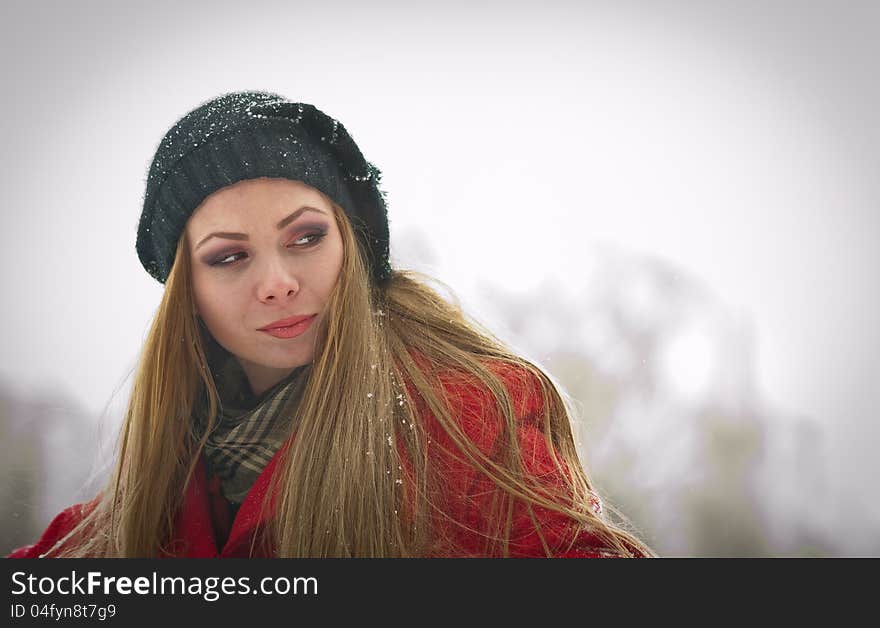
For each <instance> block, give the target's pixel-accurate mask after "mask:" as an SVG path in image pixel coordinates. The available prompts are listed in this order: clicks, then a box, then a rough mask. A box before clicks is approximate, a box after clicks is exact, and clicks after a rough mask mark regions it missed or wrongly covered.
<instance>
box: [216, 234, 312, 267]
mask: <svg viewBox="0 0 880 628" xmlns="http://www.w3.org/2000/svg"><path fill="white" fill-rule="evenodd" d="M326 235H327V233H326V232H324V231H316V232H315V233H306V234H303V235H301V236H300V237H298V238H296V239H295V240H294V242H298V241H299V240H302V239H303V238H313V240H311V241H310V242H309V243H308V244H300V245H297V246H295V247H294V248H303V249H309V248H312V247H313V246H317V245H318V243H319V242H321V240H323V239H324V236H326ZM290 246H292V245H288V248H289V247H290ZM243 254H244V252H243V251H236V252H234V253H227V254H226V255H223V256H222V257H218V258H217V259H216V260H214V261H213V262H209V264H208V265H209V266H217V267H221V268H222V267H223V266H232V265H233V264H235V262H237V261H238V260H234V261H232V262H224V261H223V260H225V259H229V258H230V257H235V256H236V255H243Z"/></svg>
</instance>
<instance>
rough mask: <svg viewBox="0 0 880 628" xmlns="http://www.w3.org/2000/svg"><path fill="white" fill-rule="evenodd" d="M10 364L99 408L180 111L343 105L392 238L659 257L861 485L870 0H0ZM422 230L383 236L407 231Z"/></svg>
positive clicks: (551, 265)
mask: <svg viewBox="0 0 880 628" xmlns="http://www.w3.org/2000/svg"><path fill="white" fill-rule="evenodd" d="M2 12H3V15H2V19H0V24H2V25H0V50H2V55H0V67H2V86H3V96H4V97H3V100H2V102H0V133H2V138H3V141H2V142H0V167H2V177H3V179H2V186H0V207H2V210H0V211H2V213H0V221H2V222H0V228H2V231H0V233H2V238H3V246H2V249H0V263H2V277H3V312H2V326H0V334H2V347H3V349H2V363H0V377H2V379H3V381H4V382H6V384H7V385H10V386H12V387H15V388H18V389H21V390H23V391H38V390H41V389H44V388H47V387H49V388H51V387H60V388H61V389H62V390H64V391H65V393H67V394H70V395H71V396H72V397H73V398H75V399H76V400H77V401H78V402H79V403H81V404H82V406H83V407H84V408H85V409H86V410H87V411H88V412H90V413H93V414H95V415H97V414H98V413H100V412H101V410H102V409H103V408H104V405H105V404H106V403H107V402H108V401H109V400H110V397H111V395H112V394H113V391H114V389H115V388H116V387H117V386H119V385H120V384H121V382H122V381H123V380H124V379H125V378H126V377H127V375H128V371H129V369H131V367H132V366H133V365H134V362H135V359H136V357H137V352H138V350H139V348H140V346H141V343H142V341H143V338H144V335H145V332H146V329H147V325H148V324H149V321H150V319H151V317H152V315H153V313H154V311H155V307H156V305H157V304H158V302H159V299H160V295H161V286H160V285H159V284H158V283H156V282H155V281H154V280H153V279H151V278H150V277H149V276H148V275H147V274H146V272H145V271H144V270H143V269H142V268H141V266H140V264H139V262H138V260H137V257H136V254H135V250H134V239H135V231H136V226H137V219H138V216H139V212H140V208H141V202H142V198H143V192H144V180H145V177H146V171H147V167H148V166H149V160H150V159H151V157H152V154H153V151H154V150H155V148H156V146H157V144H158V142H159V140H160V139H161V137H162V135H163V134H164V132H165V131H166V130H167V129H168V128H169V127H170V125H172V124H173V123H174V121H175V120H176V119H177V118H179V117H180V116H181V115H183V114H184V113H186V112H187V111H188V110H190V109H192V108H193V107H195V106H197V105H198V104H200V103H201V102H204V101H205V100H208V99H209V98H211V97H213V96H215V95H218V94H220V93H222V92H228V91H234V90H240V89H261V90H270V91H276V92H279V93H281V94H283V95H286V96H288V97H290V98H292V99H295V100H300V101H303V102H310V103H313V104H315V105H317V106H318V107H319V108H321V109H322V110H324V111H325V112H327V113H328V114H330V115H332V116H334V117H337V118H338V119H340V120H341V121H342V122H343V124H345V126H346V127H347V128H348V129H349V130H350V131H351V133H352V135H353V136H354V138H355V140H356V141H357V142H358V144H359V145H360V147H361V149H362V150H363V152H364V153H365V155H366V156H367V158H368V159H370V160H371V161H372V162H374V163H375V164H376V165H377V166H378V167H379V168H380V169H382V170H383V173H384V188H385V189H386V190H387V191H388V195H389V201H390V218H391V230H392V255H393V256H395V257H396V259H397V260H399V261H400V262H402V263H407V264H416V263H423V264H428V263H429V262H430V264H429V266H430V270H432V271H434V272H435V274H436V275H438V276H439V277H440V278H442V279H443V280H445V281H446V282H447V283H449V284H450V285H451V286H453V288H455V289H456V290H458V291H459V292H460V293H461V294H462V296H463V297H465V299H467V298H468V297H469V296H470V295H473V294H474V290H475V289H476V286H478V285H479V284H480V283H481V282H483V283H486V282H493V283H496V284H498V285H501V286H503V287H504V288H505V289H507V290H508V291H511V292H516V291H521V292H522V293H523V294H526V293H528V292H529V291H530V290H534V289H535V288H536V287H537V286H538V285H539V284H540V282H541V280H542V278H544V277H546V276H556V277H558V278H559V279H560V280H561V281H562V282H563V283H568V284H571V285H580V284H578V281H579V280H580V277H581V275H580V273H579V270H578V269H579V264H582V263H584V260H585V256H586V255H587V254H588V253H589V252H590V250H591V246H592V245H594V244H595V245H600V244H601V245H610V246H613V247H615V248H618V249H621V250H624V251H629V252H632V253H633V254H640V255H641V254H644V255H650V256H655V257H657V258H661V259H663V260H666V261H668V262H670V263H673V264H675V265H678V266H680V267H681V268H683V269H685V270H686V271H687V272H688V273H689V274H691V275H692V276H694V277H697V278H699V279H702V280H703V281H704V282H705V284H706V285H707V286H709V287H710V288H711V290H712V291H714V293H715V294H717V295H718V298H719V299H720V300H721V301H723V302H725V303H727V304H729V306H730V307H731V308H733V309H735V310H738V311H742V312H745V313H746V314H747V315H748V316H750V317H751V318H752V319H753V321H754V325H755V332H756V339H757V369H758V380H759V381H758V384H759V386H760V390H761V393H762V395H765V396H766V398H767V399H769V400H771V401H772V403H774V404H775V405H776V406H778V407H779V408H782V409H784V410H785V411H786V412H790V413H795V414H802V415H805V416H810V417H813V418H815V419H817V420H819V421H821V422H822V423H823V424H824V425H826V426H828V427H829V429H830V433H831V438H832V439H833V442H832V443H831V447H832V449H833V451H834V452H835V460H836V463H835V464H837V465H840V466H843V467H845V469H844V470H845V471H846V472H847V475H848V477H850V478H852V480H853V485H852V487H851V490H854V491H874V492H875V494H876V490H877V489H876V488H875V487H874V479H873V478H872V477H871V475H872V473H869V472H867V471H866V470H868V469H875V470H876V462H875V460H874V456H875V452H876V448H877V444H878V440H880V439H878V436H880V427H878V421H877V419H878V415H877V410H876V408H877V407H878V404H880V386H878V382H880V328H878V325H877V321H878V320H880V307H878V306H880V301H878V296H877V286H880V247H878V242H877V238H878V235H880V207H878V202H880V177H878V172H880V80H878V78H877V77H878V76H880V67H878V65H880V63H878V59H880V4H878V3H877V2H874V1H864V2H847V3H839V2H832V1H830V0H829V1H822V2H808V1H799V2H794V1H776V0H766V1H761V2H745V1H741V0H740V1H737V2H732V1H731V2H699V1H692V2H665V1H658V2H649V1H647V0H644V1H641V2H632V1H623V2H622V1H614V2H584V1H576V0H570V1H566V2H554V1H547V2H516V1H513V2H510V1H508V2H488V3H486V2H484V3H476V2H449V1H446V2H442V3H441V2H432V3H424V2H422V3H420V2H403V1H398V2H362V3H356V2H354V1H353V0H346V1H345V2H333V1H330V2H320V3H319V2H298V1H296V0H287V1H278V2H259V1H255V2H230V1H228V0H214V1H212V2H171V1H166V0H163V1H151V2H140V3H133V2H131V3H130V2H126V3H120V2H110V1H106V0H101V1H90V2H85V1H80V2H61V1H58V2H41V1H28V2H20V1H19V2H9V1H5V2H4V3H3V8H2ZM417 234H420V235H419V237H421V238H423V239H422V242H424V246H425V250H426V251H429V253H425V252H424V251H421V252H420V251H418V250H415V249H414V248H413V247H410V250H409V251H407V250H406V249H405V248H403V247H402V248H401V250H400V251H399V252H397V253H396V254H395V249H394V243H395V241H402V240H404V239H406V238H415V237H416V235H417Z"/></svg>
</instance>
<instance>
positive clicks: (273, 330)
mask: <svg viewBox="0 0 880 628" xmlns="http://www.w3.org/2000/svg"><path fill="white" fill-rule="evenodd" d="M316 316H317V314H312V315H311V316H295V317H293V318H286V319H284V320H283V321H275V322H274V323H272V325H278V324H279V323H281V322H286V321H291V320H292V321H297V322H294V323H293V325H283V326H280V327H265V328H263V329H261V330H260V331H262V332H265V333H267V334H269V335H270V336H274V337H275V338H296V337H297V336H300V335H302V334H304V333H305V332H306V330H307V329H308V328H309V327H311V325H312V321H313V320H315V317H316Z"/></svg>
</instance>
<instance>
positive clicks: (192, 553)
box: [10, 365, 601, 558]
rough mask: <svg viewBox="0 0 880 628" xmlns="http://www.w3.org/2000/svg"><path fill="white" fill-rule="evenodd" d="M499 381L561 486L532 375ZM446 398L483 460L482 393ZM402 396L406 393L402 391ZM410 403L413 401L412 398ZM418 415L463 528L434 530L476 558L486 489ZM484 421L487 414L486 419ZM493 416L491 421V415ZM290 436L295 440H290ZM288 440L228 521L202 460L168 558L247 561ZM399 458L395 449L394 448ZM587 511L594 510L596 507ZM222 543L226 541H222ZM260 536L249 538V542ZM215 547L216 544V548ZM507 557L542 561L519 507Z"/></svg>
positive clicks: (558, 534) (490, 426)
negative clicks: (523, 379) (541, 422)
mask: <svg viewBox="0 0 880 628" xmlns="http://www.w3.org/2000/svg"><path fill="white" fill-rule="evenodd" d="M493 370H495V372H496V373H498V374H499V375H501V377H502V378H503V381H505V383H506V384H507V385H508V390H510V391H511V393H512V397H513V401H514V410H515V411H516V413H517V417H518V418H519V419H520V420H519V430H518V436H519V442H520V447H521V450H522V453H523V458H524V462H525V466H526V468H527V469H529V470H531V471H532V472H534V473H536V474H538V475H540V476H541V477H542V479H544V480H545V481H547V482H548V483H549V484H557V485H559V483H560V482H561V479H560V475H559V474H558V472H557V471H556V469H555V467H554V465H553V463H552V460H551V459H550V457H549V452H548V449H547V446H546V444H545V441H544V437H543V434H542V432H541V431H540V429H539V427H538V425H537V423H536V422H535V420H534V419H535V412H536V410H537V404H538V402H539V400H540V397H539V395H540V392H539V391H540V388H538V386H539V384H538V382H537V380H536V379H535V378H534V377H533V376H530V375H529V376H528V378H527V379H528V381H529V385H528V386H523V385H522V384H521V382H520V381H519V380H517V379H516V378H515V377H513V376H514V374H515V373H514V371H513V370H511V369H510V367H507V366H505V365H499V366H497V367H493ZM442 381H443V386H444V390H445V392H446V394H447V395H448V398H449V399H450V401H451V403H452V404H453V405H452V407H453V410H455V411H456V412H455V413H454V416H456V417H458V418H459V419H460V420H461V425H462V427H463V429H464V431H465V433H466V434H467V435H468V436H469V437H470V438H471V439H472V440H474V441H475V443H476V444H477V445H478V446H479V447H480V448H481V449H482V450H483V451H484V452H486V453H487V454H488V453H490V451H491V448H492V446H493V444H494V441H495V438H496V436H497V434H498V430H499V427H500V422H498V421H494V420H491V419H490V420H486V419H481V420H478V417H480V416H481V412H480V407H481V406H483V407H491V405H488V406H487V405H485V404H487V403H489V402H490V400H491V397H490V395H489V393H488V391H486V390H483V389H480V388H478V387H477V386H476V385H474V384H469V383H462V382H461V381H454V380H452V379H442ZM410 392H411V393H413V392H414V391H413V390H412V389H410ZM411 397H412V398H413V399H416V400H417V402H418V397H417V395H412V394H411ZM419 411H420V412H421V415H422V416H423V417H424V418H425V426H426V430H427V433H428V438H429V440H430V441H431V443H429V445H428V451H429V460H432V461H435V462H436V463H437V464H439V465H442V466H441V467H440V468H442V469H444V477H448V478H449V481H448V482H447V483H445V486H446V488H447V489H448V493H447V494H446V495H445V496H444V498H445V503H446V504H448V506H449V509H448V511H447V512H449V513H450V514H451V516H452V519H453V520H456V521H459V522H462V523H465V524H466V526H458V525H455V524H454V523H451V522H449V521H447V520H446V519H438V520H436V521H435V525H437V526H442V527H443V529H444V532H445V535H448V536H449V537H452V538H454V539H455V540H456V541H457V542H458V543H459V544H460V545H461V547H462V548H463V552H462V554H460V555H468V556H479V555H480V552H481V548H482V546H483V544H482V537H481V536H480V535H478V534H476V533H474V532H467V531H466V530H486V529H487V525H486V523H487V522H486V520H485V517H483V516H482V510H483V509H482V508H481V505H485V504H488V502H489V500H490V498H491V491H492V489H493V483H492V482H491V480H490V479H489V478H488V477H486V476H485V475H484V474H481V473H478V472H477V471H476V470H474V469H473V468H472V467H471V466H470V465H469V464H466V463H464V462H462V461H459V460H457V459H456V458H454V457H452V456H449V455H448V454H446V453H443V451H442V448H441V447H438V445H443V446H445V447H446V448H448V449H452V450H454V446H453V444H452V442H451V440H450V439H449V437H448V436H447V435H446V433H445V431H444V430H443V428H442V427H441V426H440V425H439V424H438V422H437V421H436V419H435V418H434V417H433V415H432V414H431V413H430V412H428V411H427V410H426V409H425V408H424V406H422V405H421V404H420V407H419ZM489 416H491V415H489ZM495 416H496V417H497V415H495ZM294 437H295V435H294ZM289 443H290V441H288V442H287V443H285V445H284V446H282V448H281V449H280V450H279V451H278V452H277V453H276V454H275V456H274V457H273V458H272V459H271V460H270V461H269V463H268V464H267V465H266V467H265V469H264V470H263V472H262V473H261V474H260V475H259V476H258V477H257V479H256V481H255V482H254V485H253V487H252V488H251V490H250V492H249V493H248V495H247V497H246V498H245V500H244V502H243V503H242V505H241V508H240V509H239V511H238V513H237V514H236V516H235V518H234V520H232V518H231V517H229V515H228V512H227V511H226V502H225V500H224V499H223V498H222V496H221V495H220V492H219V486H218V482H217V480H216V478H213V477H212V478H210V479H209V478H208V477H207V473H206V470H205V468H206V467H205V464H204V458H202V460H201V461H200V463H199V464H198V465H197V468H196V472H195V473H194V476H193V479H192V480H191V481H190V483H189V484H188V485H187V488H186V496H185V499H184V504H183V507H182V508H181V510H180V512H178V514H177V519H176V529H175V534H174V539H175V540H174V542H173V543H172V544H171V551H172V555H173V557H179V558H246V557H248V555H249V551H250V546H251V542H252V541H253V540H254V538H255V535H256V534H258V532H259V530H260V528H261V525H262V523H263V522H264V520H265V518H266V517H268V516H270V515H271V511H272V507H273V504H274V499H270V508H267V509H266V513H265V514H264V515H263V518H262V519H261V518H260V503H261V501H262V499H263V497H264V496H265V494H266V490H267V487H268V486H269V483H270V480H271V478H272V474H273V472H274V470H275V467H276V465H277V462H278V459H279V454H280V453H281V452H282V451H283V450H284V449H285V447H287V446H288V445H289ZM400 449H401V452H403V449H402V447H401V448H400ZM593 505H594V509H596V510H598V509H599V508H601V506H600V505H599V502H598V500H597V501H595V502H594V504H593ZM88 506H89V504H85V505H84V504H77V505H75V506H71V507H70V508H67V509H66V510H64V511H63V512H61V513H60V514H59V515H58V516H57V517H55V519H54V520H53V521H52V522H51V523H50V524H49V527H48V528H47V529H46V530H45V532H44V533H43V535H42V536H41V537H40V539H39V540H38V541H37V542H36V543H35V544H33V545H29V546H26V547H22V548H19V549H17V550H15V551H14V552H13V553H12V554H10V558H36V557H38V556H39V555H40V554H41V553H43V552H45V551H46V550H48V549H49V548H50V547H51V546H52V545H53V544H54V543H55V541H56V540H58V539H59V538H61V537H62V536H63V535H64V534H66V533H67V532H68V531H70V529H71V528H72V527H73V526H74V525H75V524H76V523H77V522H78V521H79V520H80V518H81V517H82V514H81V513H82V511H83V508H87V507H88ZM534 513H535V517H536V519H537V520H538V521H539V523H540V525H541V529H542V532H543V534H544V538H545V540H546V541H547V543H548V545H549V546H550V547H551V548H559V547H560V546H562V543H563V540H564V539H565V538H566V537H565V531H566V530H567V529H568V528H569V525H570V521H569V519H568V518H567V517H565V516H564V515H561V514H559V513H557V512H555V511H551V510H548V509H544V508H539V507H534ZM227 537H228V538H227ZM259 538H260V537H259V536H257V539H259ZM218 540H219V543H218ZM594 544H595V538H594V537H592V536H591V535H589V534H587V533H585V532H581V533H580V535H579V536H578V539H577V542H576V543H575V545H574V546H573V547H572V549H570V550H568V551H565V552H562V551H556V552H554V555H555V556H557V557H569V558H593V557H598V556H600V555H601V553H600V552H597V551H596V550H595V549H592V548H591V547H590V546H591V545H594ZM510 554H511V556H518V557H537V556H544V555H545V554H544V551H543V547H542V544H541V541H540V538H539V536H538V534H537V532H536V531H535V529H534V525H533V523H532V521H531V519H530V517H529V514H528V511H527V509H526V507H525V505H524V504H523V503H521V502H519V501H517V502H516V505H515V507H514V514H513V527H512V529H511V535H510ZM254 555H255V556H259V557H264V556H267V555H268V552H266V551H265V549H264V548H261V547H260V545H259V543H257V544H255V554H254Z"/></svg>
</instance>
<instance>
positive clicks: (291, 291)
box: [257, 258, 299, 303]
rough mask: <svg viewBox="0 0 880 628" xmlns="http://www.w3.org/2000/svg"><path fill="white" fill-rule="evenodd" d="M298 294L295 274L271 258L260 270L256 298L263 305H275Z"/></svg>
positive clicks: (279, 261) (297, 281)
mask: <svg viewBox="0 0 880 628" xmlns="http://www.w3.org/2000/svg"><path fill="white" fill-rule="evenodd" d="M297 292H299V280H298V279H297V277H296V273H295V272H293V271H292V270H291V269H290V268H287V267H285V264H284V263H283V262H282V261H281V260H279V259H277V258H273V259H272V260H269V262H268V263H267V264H266V266H265V267H264V268H263V269H261V274H260V278H259V280H258V283H257V298H258V299H259V300H260V301H262V302H264V303H277V302H278V301H283V300H284V299H286V298H289V297H292V296H294V295H295V294H296V293H297Z"/></svg>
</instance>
